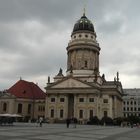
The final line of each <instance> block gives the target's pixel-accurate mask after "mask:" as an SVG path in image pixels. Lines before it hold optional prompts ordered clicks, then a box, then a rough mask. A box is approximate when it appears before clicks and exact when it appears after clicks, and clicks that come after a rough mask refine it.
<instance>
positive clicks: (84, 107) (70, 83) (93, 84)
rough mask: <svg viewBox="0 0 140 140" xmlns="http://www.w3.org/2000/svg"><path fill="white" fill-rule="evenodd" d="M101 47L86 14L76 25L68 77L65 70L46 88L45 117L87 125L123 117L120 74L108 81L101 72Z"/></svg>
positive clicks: (68, 52)
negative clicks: (88, 122) (75, 121)
mask: <svg viewBox="0 0 140 140" xmlns="http://www.w3.org/2000/svg"><path fill="white" fill-rule="evenodd" d="M99 54H100V47H99V43H98V42H97V40H96V33H95V30H94V27H93V24H92V22H91V21H90V20H89V19H88V18H87V17H86V16H85V14H83V16H82V17H81V18H80V19H79V20H78V21H77V22H76V24H75V25H74V29H73V32H72V35H71V40H70V42H69V43H68V47H67V55H68V59H67V73H66V76H64V75H63V72H62V69H60V71H59V73H58V74H57V75H56V76H55V77H54V82H53V83H50V78H49V79H48V84H47V87H46V93H47V97H46V111H45V117H46V118H48V119H49V120H50V121H52V122H55V121H64V120H65V119H66V118H73V117H75V118H77V119H78V121H79V122H80V123H86V122H87V121H88V120H89V118H90V117H92V116H97V117H98V118H99V119H101V118H102V117H104V116H108V117H111V118H117V117H121V116H122V103H123V102H122V95H123V90H122V85H121V82H120V81H119V73H118V72H117V76H116V77H117V78H114V80H113V81H106V79H105V75H104V74H103V75H102V76H100V72H99Z"/></svg>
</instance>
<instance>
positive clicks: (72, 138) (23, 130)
mask: <svg viewBox="0 0 140 140" xmlns="http://www.w3.org/2000/svg"><path fill="white" fill-rule="evenodd" d="M139 139H140V128H126V127H125V128H122V127H117V126H94V125H77V128H74V127H73V125H72V124H71V125H70V128H66V124H43V127H39V126H37V125H36V124H34V123H15V124H14V126H0V140H139Z"/></svg>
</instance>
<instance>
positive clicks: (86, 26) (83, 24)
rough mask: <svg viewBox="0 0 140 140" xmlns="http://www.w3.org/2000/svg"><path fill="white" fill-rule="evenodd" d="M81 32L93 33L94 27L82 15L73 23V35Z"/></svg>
mask: <svg viewBox="0 0 140 140" xmlns="http://www.w3.org/2000/svg"><path fill="white" fill-rule="evenodd" d="M81 30H87V31H91V32H93V33H94V26H93V24H92V22H91V21H90V20H89V19H88V18H87V17H86V16H85V14H83V16H82V17H81V18H80V19H79V20H78V21H77V22H76V23H75V25H74V28H73V33H74V32H77V31H81Z"/></svg>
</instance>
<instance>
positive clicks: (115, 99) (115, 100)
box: [114, 96, 118, 118]
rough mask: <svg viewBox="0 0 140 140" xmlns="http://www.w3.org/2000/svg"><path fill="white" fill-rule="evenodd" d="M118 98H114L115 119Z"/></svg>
mask: <svg viewBox="0 0 140 140" xmlns="http://www.w3.org/2000/svg"><path fill="white" fill-rule="evenodd" d="M117 111H118V110H117V97H116V96H114V118H116V117H117Z"/></svg>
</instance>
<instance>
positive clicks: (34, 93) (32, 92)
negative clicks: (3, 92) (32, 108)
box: [7, 80, 46, 99]
mask: <svg viewBox="0 0 140 140" xmlns="http://www.w3.org/2000/svg"><path fill="white" fill-rule="evenodd" d="M7 91H8V92H9V93H11V94H13V95H15V96H16V97H18V98H26V99H45V97H46V94H45V92H44V91H42V90H41V89H40V88H39V87H38V85H36V84H34V83H33V82H28V81H25V80H19V81H18V82H17V83H15V84H14V85H13V86H12V87H11V88H9V89H8V90H7Z"/></svg>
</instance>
